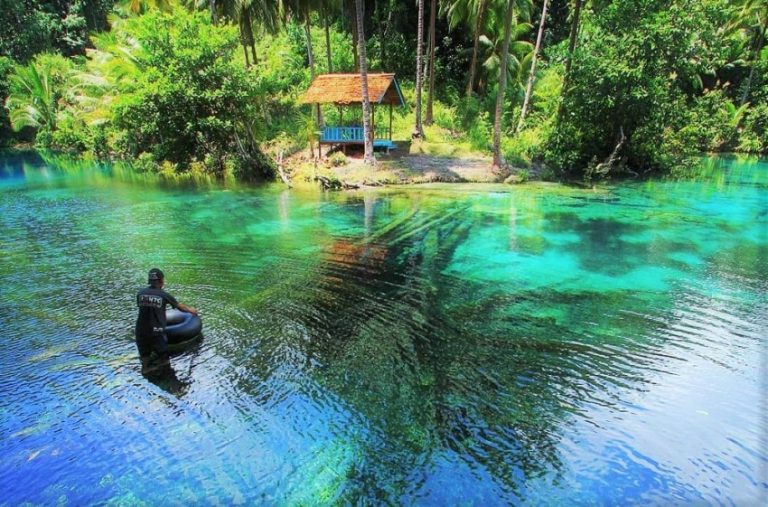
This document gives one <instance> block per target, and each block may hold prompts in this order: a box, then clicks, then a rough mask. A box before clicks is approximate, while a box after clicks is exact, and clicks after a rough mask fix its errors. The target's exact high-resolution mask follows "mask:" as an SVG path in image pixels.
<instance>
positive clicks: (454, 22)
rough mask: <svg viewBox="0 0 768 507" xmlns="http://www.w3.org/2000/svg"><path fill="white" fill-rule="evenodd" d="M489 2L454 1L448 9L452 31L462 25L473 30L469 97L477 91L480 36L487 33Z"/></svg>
mask: <svg viewBox="0 0 768 507" xmlns="http://www.w3.org/2000/svg"><path fill="white" fill-rule="evenodd" d="M488 4H489V0H453V1H452V2H451V3H450V4H449V7H448V10H447V15H448V26H449V27H450V28H451V30H453V29H455V28H456V27H457V26H458V25H460V24H466V25H467V28H468V29H470V30H472V34H473V44H472V58H471V59H470V62H469V79H468V80H467V90H466V93H467V97H471V96H472V93H473V92H474V91H475V81H476V77H477V65H478V58H479V49H480V36H481V35H483V34H484V33H485V23H486V13H487V11H488Z"/></svg>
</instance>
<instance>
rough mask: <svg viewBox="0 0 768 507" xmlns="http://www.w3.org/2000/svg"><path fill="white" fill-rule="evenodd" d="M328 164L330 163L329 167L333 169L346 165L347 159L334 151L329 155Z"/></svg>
mask: <svg viewBox="0 0 768 507" xmlns="http://www.w3.org/2000/svg"><path fill="white" fill-rule="evenodd" d="M328 162H330V164H331V166H333V167H341V166H343V165H347V164H348V163H349V160H348V159H347V156H346V155H344V154H343V153H342V152H340V151H336V152H333V153H331V155H330V156H329V157H328Z"/></svg>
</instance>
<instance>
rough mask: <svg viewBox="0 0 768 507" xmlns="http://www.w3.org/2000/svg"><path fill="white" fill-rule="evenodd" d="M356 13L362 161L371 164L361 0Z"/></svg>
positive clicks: (366, 59) (366, 62) (369, 110)
mask: <svg viewBox="0 0 768 507" xmlns="http://www.w3.org/2000/svg"><path fill="white" fill-rule="evenodd" d="M355 11H356V13H357V16H355V17H356V19H357V52H358V53H359V57H360V58H359V59H360V82H361V83H362V86H361V88H362V95H363V97H362V99H363V139H364V146H365V155H364V157H363V162H364V163H365V164H368V165H373V163H374V159H373V132H371V102H370V100H369V99H368V58H367V57H366V54H365V29H364V26H363V0H355Z"/></svg>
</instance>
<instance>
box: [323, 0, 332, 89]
mask: <svg viewBox="0 0 768 507" xmlns="http://www.w3.org/2000/svg"><path fill="white" fill-rule="evenodd" d="M326 1H327V0H326ZM322 13H323V25H325V56H326V58H328V73H329V74H330V73H331V72H333V66H332V65H331V32H330V29H329V28H328V6H327V5H326V4H323V10H322Z"/></svg>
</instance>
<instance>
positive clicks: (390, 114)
mask: <svg viewBox="0 0 768 507" xmlns="http://www.w3.org/2000/svg"><path fill="white" fill-rule="evenodd" d="M389 140H390V141H391V140H392V104H390V105H389Z"/></svg>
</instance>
